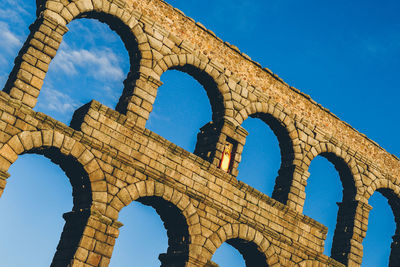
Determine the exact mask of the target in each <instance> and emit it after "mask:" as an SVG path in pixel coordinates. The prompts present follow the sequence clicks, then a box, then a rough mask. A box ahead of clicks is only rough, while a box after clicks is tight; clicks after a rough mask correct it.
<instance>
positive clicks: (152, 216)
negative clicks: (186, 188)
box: [110, 197, 190, 267]
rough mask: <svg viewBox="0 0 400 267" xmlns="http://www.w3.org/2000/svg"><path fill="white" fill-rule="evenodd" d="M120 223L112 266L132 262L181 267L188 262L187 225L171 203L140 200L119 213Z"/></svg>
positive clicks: (156, 200) (157, 200) (160, 199)
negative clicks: (121, 223)
mask: <svg viewBox="0 0 400 267" xmlns="http://www.w3.org/2000/svg"><path fill="white" fill-rule="evenodd" d="M140 203H141V204H143V205H140ZM131 206H132V207H131ZM119 220H120V221H121V222H123V223H125V225H124V226H123V227H122V228H120V235H119V238H118V240H117V242H116V245H115V248H114V253H113V256H112V257H111V262H110V266H111V267H112V266H129V265H132V262H135V265H137V266H149V267H150V266H160V262H161V266H184V263H185V262H187V260H188V257H189V244H190V237H189V232H188V225H187V222H186V219H185V217H184V216H183V215H182V213H181V211H180V210H179V209H178V208H177V207H176V206H175V205H173V204H172V203H171V202H168V201H166V200H164V199H163V198H160V197H142V198H139V199H138V200H137V201H135V202H133V203H131V204H130V205H129V206H128V207H126V208H124V209H123V210H122V211H121V212H120V216H119ZM162 225H163V226H164V227H162ZM157 258H158V260H157Z"/></svg>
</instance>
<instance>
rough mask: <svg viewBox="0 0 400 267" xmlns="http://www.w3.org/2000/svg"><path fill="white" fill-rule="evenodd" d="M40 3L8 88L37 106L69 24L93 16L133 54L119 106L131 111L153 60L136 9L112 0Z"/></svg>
mask: <svg viewBox="0 0 400 267" xmlns="http://www.w3.org/2000/svg"><path fill="white" fill-rule="evenodd" d="M37 5H38V13H39V14H38V18H37V20H36V21H35V23H34V24H32V26H31V27H30V28H31V34H30V35H29V36H28V38H27V40H26V42H25V44H24V46H23V47H22V49H21V51H20V53H19V55H18V57H17V59H16V60H15V62H16V64H15V66H14V68H13V70H12V72H11V74H10V77H9V79H8V81H7V83H6V86H5V89H4V91H6V92H7V93H9V94H10V96H11V97H13V98H16V99H20V100H21V101H22V102H23V103H25V104H27V105H28V106H30V107H32V108H33V107H34V106H35V105H36V101H37V97H38V95H39V92H40V89H41V87H42V85H43V80H44V77H45V76H46V73H47V70H48V68H49V65H50V62H51V61H52V59H53V58H54V57H55V55H56V53H57V50H58V48H59V46H60V44H61V42H62V38H63V35H64V34H65V33H66V32H67V31H68V28H67V27H66V26H67V24H68V23H69V22H71V21H72V20H74V19H78V18H92V19H97V20H99V21H100V22H103V23H106V24H107V25H108V26H109V27H110V28H111V30H113V31H115V32H116V33H117V34H118V35H119V36H120V38H121V40H122V41H123V43H124V45H125V47H126V49H127V51H128V53H129V55H130V63H131V68H130V72H129V74H128V77H127V78H126V80H125V81H124V85H125V86H124V90H123V94H122V95H121V97H120V100H119V102H118V104H117V107H116V110H118V111H119V112H121V113H123V114H127V113H129V108H130V107H129V106H130V105H129V103H130V102H131V98H132V92H133V88H134V86H135V84H136V80H137V79H138V78H139V76H140V75H139V73H140V72H146V70H145V68H146V67H145V66H144V65H146V64H143V61H149V62H151V61H152V56H151V53H145V54H146V55H147V56H146V57H147V58H143V57H142V55H143V54H144V52H145V51H149V50H150V47H149V46H148V40H147V36H146V34H145V33H144V32H143V29H142V27H141V26H140V24H139V22H138V21H137V19H136V17H135V16H134V15H133V13H132V10H130V11H128V10H125V9H124V8H121V7H120V6H118V5H117V4H115V3H113V2H112V1H111V2H110V1H108V0H101V1H92V0H79V1H73V2H70V3H68V4H66V5H64V4H63V3H61V2H59V1H46V2H43V1H37ZM146 44H147V45H146ZM149 55H150V57H149ZM147 65H149V64H147ZM150 65H151V64H150Z"/></svg>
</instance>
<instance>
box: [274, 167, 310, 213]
mask: <svg viewBox="0 0 400 267" xmlns="http://www.w3.org/2000/svg"><path fill="white" fill-rule="evenodd" d="M309 176H310V173H309V172H307V171H305V170H304V169H302V168H301V167H299V166H295V165H291V166H287V167H281V169H280V170H279V172H278V177H277V178H276V182H275V187H274V191H273V193H272V198H274V199H275V200H278V201H279V202H281V203H283V204H285V205H287V206H289V207H290V208H292V209H294V210H295V211H297V212H303V207H304V201H305V197H306V194H305V190H306V185H307V179H308V177H309Z"/></svg>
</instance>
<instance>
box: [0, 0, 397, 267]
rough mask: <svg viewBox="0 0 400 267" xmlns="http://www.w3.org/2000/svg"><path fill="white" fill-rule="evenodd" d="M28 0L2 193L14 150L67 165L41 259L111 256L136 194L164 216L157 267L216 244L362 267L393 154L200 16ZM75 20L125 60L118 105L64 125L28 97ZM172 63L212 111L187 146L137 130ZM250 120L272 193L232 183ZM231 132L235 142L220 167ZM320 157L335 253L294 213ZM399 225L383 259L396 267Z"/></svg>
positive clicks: (1, 129) (5, 112)
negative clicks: (272, 160)
mask: <svg viewBox="0 0 400 267" xmlns="http://www.w3.org/2000/svg"><path fill="white" fill-rule="evenodd" d="M37 4H38V5H37V20H36V21H35V22H34V23H33V24H32V25H31V27H30V30H31V33H30V35H29V36H28V38H27V40H26V42H25V44H24V45H23V47H22V48H21V50H20V52H19V54H18V55H17V57H16V60H15V66H14V68H13V70H12V72H11V73H10V76H9V79H8V81H7V83H6V86H5V88H4V90H3V91H2V92H1V93H0V195H1V194H2V192H3V190H6V182H7V179H12V177H10V178H9V174H8V173H7V171H8V169H9V167H10V166H11V165H12V164H13V163H14V162H15V161H16V160H17V158H18V156H19V155H21V154H25V153H35V154H41V155H44V156H46V157H48V158H50V159H51V160H52V161H53V162H54V163H55V164H58V165H59V166H60V167H61V168H62V169H63V170H64V171H65V173H66V175H67V176H68V178H69V179H70V181H71V185H72V187H73V200H74V207H73V209H72V211H71V212H69V213H66V214H64V219H65V221H66V223H65V226H64V229H63V233H62V235H61V238H60V243H59V245H58V246H57V252H56V254H55V255H54V259H53V262H52V265H51V266H108V264H109V261H110V258H111V257H112V252H113V247H114V244H115V242H118V239H117V238H118V235H119V228H120V227H121V226H122V223H121V222H119V221H118V214H119V212H120V210H121V209H123V208H124V207H126V206H127V205H129V204H130V203H131V202H133V201H138V202H141V203H143V204H145V205H149V206H151V207H153V208H154V209H155V210H156V211H157V213H158V214H159V215H160V217H161V219H162V220H163V221H164V225H165V227H166V229H167V235H168V238H169V248H168V250H167V251H166V252H165V253H164V254H161V255H160V256H159V259H160V262H161V266H176V267H178V266H217V265H216V264H215V263H213V262H212V261H211V258H212V255H213V254H214V252H215V251H216V249H217V248H218V247H219V246H220V245H221V244H222V243H224V242H227V243H228V244H230V245H232V246H234V247H235V248H237V249H238V250H239V251H240V253H241V254H242V255H243V257H244V259H245V261H246V265H247V266H344V265H345V266H360V265H361V262H362V256H363V246H362V242H363V239H364V237H365V234H366V231H367V227H368V215H369V211H370V210H371V206H370V205H369V204H368V199H369V197H370V196H371V195H372V194H373V193H374V192H375V191H379V192H381V193H382V194H383V195H384V196H385V197H386V198H387V199H388V201H389V204H390V206H391V207H392V210H393V213H394V216H395V220H396V223H397V225H398V222H399V221H400V219H399V218H400V217H399V215H400V214H399V213H400V202H399V195H400V187H399V184H400V181H399V179H398V178H397V177H398V176H399V174H400V162H399V160H398V159H397V158H396V157H395V156H393V155H391V154H389V153H388V152H386V151H385V150H384V149H382V148H381V147H379V145H377V144H376V143H375V142H373V141H372V140H370V139H368V138H367V137H366V136H365V135H363V134H361V133H359V132H357V131H356V130H354V129H353V128H352V127H351V126H350V125H348V124H347V123H345V122H343V121H341V120H340V119H339V118H337V117H336V116H335V115H334V114H332V113H331V112H330V111H328V110H326V109H325V108H323V107H322V106H321V105H319V104H317V103H316V102H314V101H313V100H312V99H311V98H310V97H309V96H307V95H305V94H303V93H301V92H300V91H299V90H297V89H295V88H293V87H290V86H289V85H287V84H286V83H285V82H284V81H282V80H281V79H280V78H279V77H278V76H277V75H275V74H273V73H272V72H271V71H270V70H268V69H266V68H262V67H261V66H260V65H259V64H258V63H257V62H254V61H252V60H251V59H250V58H249V57H248V56H247V55H246V54H244V53H242V52H241V51H239V49H238V48H237V47H235V46H233V45H231V44H229V43H226V42H223V41H222V40H221V39H219V38H218V37H217V36H216V35H215V34H214V33H213V32H211V31H210V30H208V29H206V28H205V27H204V26H203V25H202V24H201V23H200V22H195V21H194V20H193V19H191V18H189V17H187V16H185V15H184V14H183V13H182V12H181V11H179V10H177V9H175V8H173V7H172V6H170V5H169V4H167V3H165V2H164V1H160V0H126V1H125V0H72V1H70V0H47V1H46V0H42V1H37ZM82 17H88V18H93V19H97V20H99V21H102V22H104V23H107V24H108V25H109V26H110V27H111V29H113V30H114V31H116V33H117V34H119V35H120V37H121V39H122V41H123V42H124V43H125V45H126V47H127V49H128V52H129V57H130V63H131V69H130V72H129V74H128V76H127V78H126V80H125V82H124V86H125V87H124V91H123V93H122V95H121V97H120V100H119V102H118V104H117V107H116V109H115V110H113V109H110V108H108V107H106V106H104V105H102V104H101V103H98V102H96V101H91V102H90V103H88V104H86V105H84V106H82V107H81V108H79V109H78V110H76V111H75V113H74V116H73V119H72V121H71V124H70V125H69V126H67V125H65V124H63V123H61V122H58V121H56V120H54V119H53V118H51V117H49V116H48V115H46V114H43V113H41V112H35V111H33V109H32V108H34V107H35V105H36V101H37V97H38V95H39V93H40V90H41V87H42V85H43V80H44V78H45V76H46V73H47V71H48V68H49V64H50V62H51V61H52V59H53V58H54V57H55V56H56V54H57V50H58V48H59V46H60V44H61V42H62V39H63V35H64V34H65V33H66V32H68V23H69V22H71V21H72V20H74V19H79V18H82ZM169 69H176V70H180V71H183V72H186V73H188V74H189V75H191V76H192V77H193V78H195V79H196V80H197V81H199V83H201V84H202V85H203V87H204V89H205V90H206V92H207V95H208V97H209V99H210V104H211V108H212V113H213V115H212V121H211V122H210V123H208V124H206V125H204V127H202V128H201V129H200V132H199V134H198V136H197V138H198V139H197V140H198V142H197V145H196V149H195V151H194V153H190V152H188V151H185V150H184V149H182V148H180V147H178V146H176V145H175V144H173V143H171V142H169V141H168V140H166V139H164V138H163V137H161V136H159V135H157V134H156V133H153V132H151V131H149V130H147V129H146V121H147V119H148V117H149V114H150V113H151V111H152V106H153V104H154V101H155V99H156V97H157V90H158V88H159V87H160V86H161V85H162V83H161V81H160V77H161V76H162V74H163V73H164V72H166V71H167V70H169ZM248 117H255V118H259V119H261V120H263V121H264V122H265V123H267V124H268V125H269V126H270V127H271V129H272V130H273V132H274V133H275V135H276V136H277V138H278V141H279V143H280V148H281V167H280V170H279V175H278V177H276V184H275V188H274V192H273V194H272V196H271V197H269V196H266V195H264V194H262V193H261V192H259V191H257V189H255V188H252V187H250V186H248V185H247V184H245V183H243V182H240V181H238V180H237V177H238V176H239V177H240V173H238V166H239V164H240V161H241V153H242V151H243V147H244V146H245V142H246V137H247V132H246V130H245V129H243V128H242V127H241V124H242V123H243V121H244V120H246V119H247V118H248ZM227 143H229V144H231V145H232V148H233V150H232V151H231V155H232V159H231V163H230V166H229V169H228V172H225V171H223V170H221V169H220V164H221V160H222V156H223V153H225V148H226V144H227ZM318 155H321V156H323V157H326V158H327V159H328V160H329V161H331V162H332V163H333V164H334V165H335V167H336V169H337V170H338V172H339V174H340V179H341V182H342V185H343V200H342V202H341V203H338V205H339V212H338V222H337V226H336V229H335V235H334V240H333V246H332V253H331V254H332V258H329V257H327V256H325V255H324V254H323V250H324V241H325V238H326V233H327V228H326V227H325V226H323V225H321V224H320V223H318V222H316V221H315V220H313V219H312V218H309V217H307V216H305V215H303V214H302V210H303V205H304V201H305V199H306V197H307V196H306V194H305V187H306V185H307V178H308V177H309V173H308V167H309V165H310V163H311V161H312V160H313V159H314V158H315V157H316V156H318ZM399 229H400V228H399V227H397V229H396V233H395V234H394V237H393V243H392V253H391V256H390V266H399V265H400V256H399V255H400V254H399V251H400V246H399V240H400V238H399V231H400V230H399Z"/></svg>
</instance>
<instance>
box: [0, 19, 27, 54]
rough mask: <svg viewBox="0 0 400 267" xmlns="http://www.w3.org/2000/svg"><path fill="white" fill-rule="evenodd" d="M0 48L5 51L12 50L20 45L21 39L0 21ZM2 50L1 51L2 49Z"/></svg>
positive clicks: (9, 51)
mask: <svg viewBox="0 0 400 267" xmlns="http://www.w3.org/2000/svg"><path fill="white" fill-rule="evenodd" d="M0 40H2V41H1V42H0V48H1V49H4V50H5V51H6V52H7V53H11V52H14V50H15V48H16V47H19V46H21V45H22V41H21V40H20V38H18V36H17V35H16V34H14V33H13V32H11V31H10V28H9V26H8V24H7V23H5V22H1V21H0ZM4 50H3V51H4Z"/></svg>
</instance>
